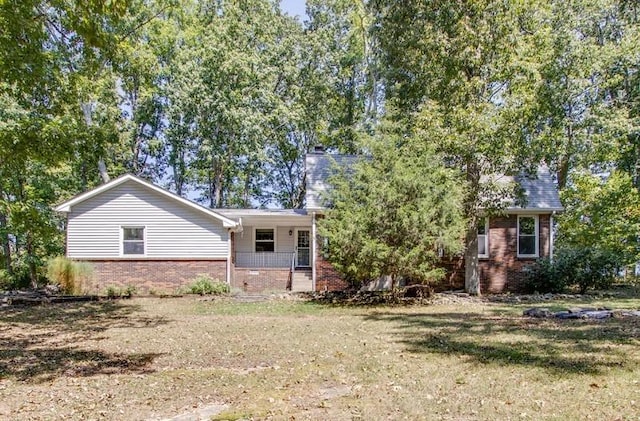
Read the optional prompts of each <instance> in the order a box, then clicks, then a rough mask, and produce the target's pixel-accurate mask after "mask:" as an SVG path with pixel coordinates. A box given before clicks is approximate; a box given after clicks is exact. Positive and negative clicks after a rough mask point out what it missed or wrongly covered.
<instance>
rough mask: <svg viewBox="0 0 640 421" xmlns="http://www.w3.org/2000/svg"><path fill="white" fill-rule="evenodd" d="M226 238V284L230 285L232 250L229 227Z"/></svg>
mask: <svg viewBox="0 0 640 421" xmlns="http://www.w3.org/2000/svg"><path fill="white" fill-rule="evenodd" d="M227 232H228V234H229V235H228V238H227V285H229V286H231V257H232V256H231V250H232V243H231V237H232V235H231V233H232V231H231V229H229V230H228V231H227Z"/></svg>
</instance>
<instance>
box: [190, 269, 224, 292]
mask: <svg viewBox="0 0 640 421" xmlns="http://www.w3.org/2000/svg"><path fill="white" fill-rule="evenodd" d="M230 291H231V289H230V288H229V285H228V284H227V283H226V282H222V281H219V280H217V279H215V280H214V279H213V278H211V277H210V276H209V275H206V274H200V275H198V276H197V277H196V279H195V281H194V282H193V284H191V285H189V286H188V287H187V292H188V293H190V294H199V295H225V294H228V293H229V292H230Z"/></svg>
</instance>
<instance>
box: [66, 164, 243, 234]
mask: <svg viewBox="0 0 640 421" xmlns="http://www.w3.org/2000/svg"><path fill="white" fill-rule="evenodd" d="M128 181H130V182H134V183H137V184H138V185H140V186H142V187H144V188H146V189H149V190H152V191H155V192H157V193H160V195H162V196H163V197H166V198H167V199H168V200H172V201H175V202H178V203H181V204H182V205H184V206H186V207H189V208H191V209H195V210H196V211H198V212H201V213H204V214H206V215H208V216H210V217H212V218H214V219H217V220H218V221H220V222H222V225H223V226H224V227H225V228H236V227H237V226H238V223H237V222H235V221H233V220H232V219H229V218H227V217H226V216H224V215H221V214H219V213H217V212H214V211H212V210H211V209H208V208H205V207H204V206H201V205H199V204H197V203H195V202H192V201H191V200H189V199H185V198H184V197H181V196H178V195H177V194H174V193H171V192H170V191H168V190H165V189H163V188H162V187H159V186H157V185H155V184H152V183H149V182H148V181H145V180H143V179H141V178H139V177H136V176H134V175H132V174H125V175H123V176H120V177H118V178H116V179H114V180H111V181H109V182H108V183H105V184H103V185H101V186H98V187H96V188H94V189H92V190H89V191H87V192H85V193H81V194H79V195H77V196H75V197H73V198H71V199H69V200H67V201H66V202H64V203H61V204H60V205H58V206H57V207H56V208H55V210H56V211H57V212H63V213H69V212H71V208H72V207H73V206H75V205H77V204H79V203H82V202H84V201H86V200H88V199H90V198H92V197H96V196H98V195H100V194H102V193H103V192H106V191H109V190H111V189H113V188H114V187H117V186H119V185H121V184H123V183H126V182H128Z"/></svg>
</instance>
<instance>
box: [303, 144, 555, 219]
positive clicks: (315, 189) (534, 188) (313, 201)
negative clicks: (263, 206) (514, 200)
mask: <svg viewBox="0 0 640 421" xmlns="http://www.w3.org/2000/svg"><path fill="white" fill-rule="evenodd" d="M358 159H360V157H358V156H355V155H333V154H326V153H310V154H307V156H306V169H307V176H306V177H307V178H306V189H307V191H306V196H305V198H306V203H307V204H306V209H307V210H311V211H313V210H320V209H323V208H324V205H323V197H322V196H323V194H324V193H325V192H326V191H327V189H328V188H329V183H328V179H329V177H331V175H332V174H334V173H335V171H336V169H337V168H341V167H342V168H344V167H349V166H351V165H353V163H354V162H356V161H357V160H358ZM500 178H501V182H509V181H516V182H518V183H519V184H520V186H521V187H522V189H523V191H524V196H525V198H526V204H525V205H524V206H509V207H508V208H507V211H511V212H516V211H536V212H544V211H547V212H553V211H561V210H562V209H563V208H562V204H561V203H560V196H559V194H558V189H557V187H556V183H555V182H554V181H553V178H552V177H551V173H550V172H549V170H548V168H547V167H545V166H540V167H539V168H538V172H537V178H536V177H508V176H502V177H500Z"/></svg>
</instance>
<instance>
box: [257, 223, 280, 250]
mask: <svg viewBox="0 0 640 421" xmlns="http://www.w3.org/2000/svg"><path fill="white" fill-rule="evenodd" d="M265 251H266V252H274V251H276V235H275V230H274V229H273V228H256V252H265Z"/></svg>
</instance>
